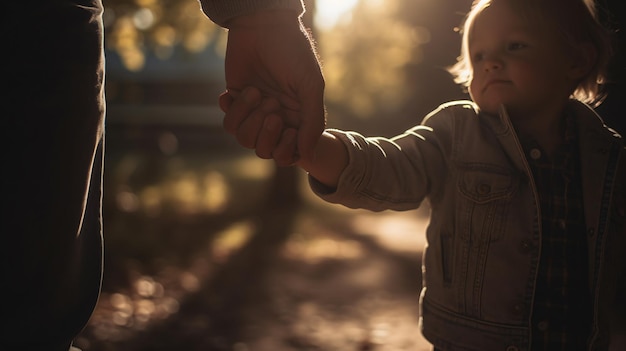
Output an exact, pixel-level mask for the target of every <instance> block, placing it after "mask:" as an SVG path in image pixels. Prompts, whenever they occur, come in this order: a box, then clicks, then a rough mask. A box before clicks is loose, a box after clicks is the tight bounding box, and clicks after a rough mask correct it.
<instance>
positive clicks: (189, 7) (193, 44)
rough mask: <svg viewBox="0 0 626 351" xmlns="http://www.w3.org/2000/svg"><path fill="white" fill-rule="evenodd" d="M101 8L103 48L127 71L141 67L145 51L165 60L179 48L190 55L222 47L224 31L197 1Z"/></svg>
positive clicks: (115, 2) (129, 2) (117, 3)
mask: <svg viewBox="0 0 626 351" xmlns="http://www.w3.org/2000/svg"><path fill="white" fill-rule="evenodd" d="M105 7H106V9H105V13H104V21H105V28H106V36H105V46H106V48H107V49H108V50H111V51H114V52H116V53H117V54H118V55H119V56H120V58H121V60H122V62H123V64H124V66H125V67H126V68H127V69H128V70H130V71H138V70H141V69H142V68H143V66H144V63H145V56H146V52H147V51H151V52H153V53H154V54H155V55H156V56H157V57H159V58H161V59H167V58H169V56H170V55H171V54H172V53H173V51H174V49H175V48H176V47H179V46H180V47H182V48H184V49H185V50H187V51H189V52H192V53H193V52H200V51H203V50H205V49H206V48H207V47H208V46H209V45H211V46H213V47H215V48H216V50H223V48H224V47H225V45H224V44H225V40H226V32H225V31H224V30H222V29H221V28H220V27H218V26H217V25H215V24H214V23H213V22H211V21H210V20H208V19H207V18H206V16H205V15H204V14H203V13H202V10H201V9H200V4H199V2H198V0H107V1H106V3H105Z"/></svg>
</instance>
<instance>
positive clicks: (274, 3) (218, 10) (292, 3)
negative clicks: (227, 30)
mask: <svg viewBox="0 0 626 351" xmlns="http://www.w3.org/2000/svg"><path fill="white" fill-rule="evenodd" d="M199 1H200V4H201V5H202V10H203V11H204V13H205V14H206V15H207V16H208V17H209V18H210V19H211V20H212V21H213V22H215V23H217V24H218V25H220V26H222V27H228V22H229V21H230V20H231V19H233V18H235V17H239V16H243V15H250V14H253V13H255V12H258V11H261V10H283V9H284V10H293V11H296V13H297V14H301V13H302V12H303V11H304V5H303V3H302V1H301V0H199Z"/></svg>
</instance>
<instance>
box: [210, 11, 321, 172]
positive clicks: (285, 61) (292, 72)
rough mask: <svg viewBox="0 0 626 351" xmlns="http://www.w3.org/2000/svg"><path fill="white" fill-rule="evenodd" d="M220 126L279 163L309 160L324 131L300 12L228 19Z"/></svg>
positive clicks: (316, 69)
mask: <svg viewBox="0 0 626 351" xmlns="http://www.w3.org/2000/svg"><path fill="white" fill-rule="evenodd" d="M225 75H226V88H227V90H226V92H225V93H223V94H222V95H221V96H220V98H219V105H220V108H221V109H222V110H223V111H224V112H225V116H224V128H225V130H226V131H227V132H228V133H230V134H232V135H233V136H235V137H236V139H237V141H238V142H239V143H240V144H241V145H242V146H244V147H247V148H252V149H255V150H256V153H257V155H258V156H259V157H261V158H264V159H274V160H275V162H276V163H277V164H278V165H279V166H288V165H293V164H295V163H296V162H298V161H300V160H302V159H311V158H312V156H313V152H314V148H315V145H316V143H317V141H318V139H319V137H320V135H321V134H322V132H323V131H324V128H325V125H326V121H325V110H324V101H323V94H324V79H323V76H322V73H321V68H320V65H319V61H318V59H317V55H316V52H315V48H314V45H313V40H312V38H311V35H310V33H309V32H308V31H307V30H306V29H305V28H304V26H303V24H302V22H301V20H300V18H299V14H297V13H296V12H294V11H290V10H265V11H260V12H257V13H254V14H252V15H246V16H240V17H237V18H235V19H233V20H231V22H229V23H228V42H227V48H226V58H225Z"/></svg>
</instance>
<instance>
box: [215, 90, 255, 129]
mask: <svg viewBox="0 0 626 351" xmlns="http://www.w3.org/2000/svg"><path fill="white" fill-rule="evenodd" d="M222 99H223V101H222ZM222 99H221V100H220V108H222V107H221V104H222V103H224V102H227V99H228V98H227V97H224V98H222ZM260 103H261V93H260V92H259V90H258V89H256V88H254V87H249V88H246V89H245V90H244V91H243V92H242V94H241V96H239V97H237V98H234V99H233V101H232V103H231V104H230V105H229V107H228V111H227V112H226V114H225V115H224V121H223V126H224V129H226V131H227V132H228V133H230V134H233V135H234V134H237V130H238V129H239V126H240V125H241V123H242V122H244V121H245V120H246V119H247V118H248V116H249V115H250V113H251V111H252V110H253V109H255V108H256V107H257V106H258V105H259V104H260Z"/></svg>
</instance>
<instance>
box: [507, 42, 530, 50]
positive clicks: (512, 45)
mask: <svg viewBox="0 0 626 351" xmlns="http://www.w3.org/2000/svg"><path fill="white" fill-rule="evenodd" d="M526 46H527V45H526V44H524V43H518V42H513V43H509V44H507V45H506V49H507V50H508V51H515V50H520V49H523V48H525V47H526Z"/></svg>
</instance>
